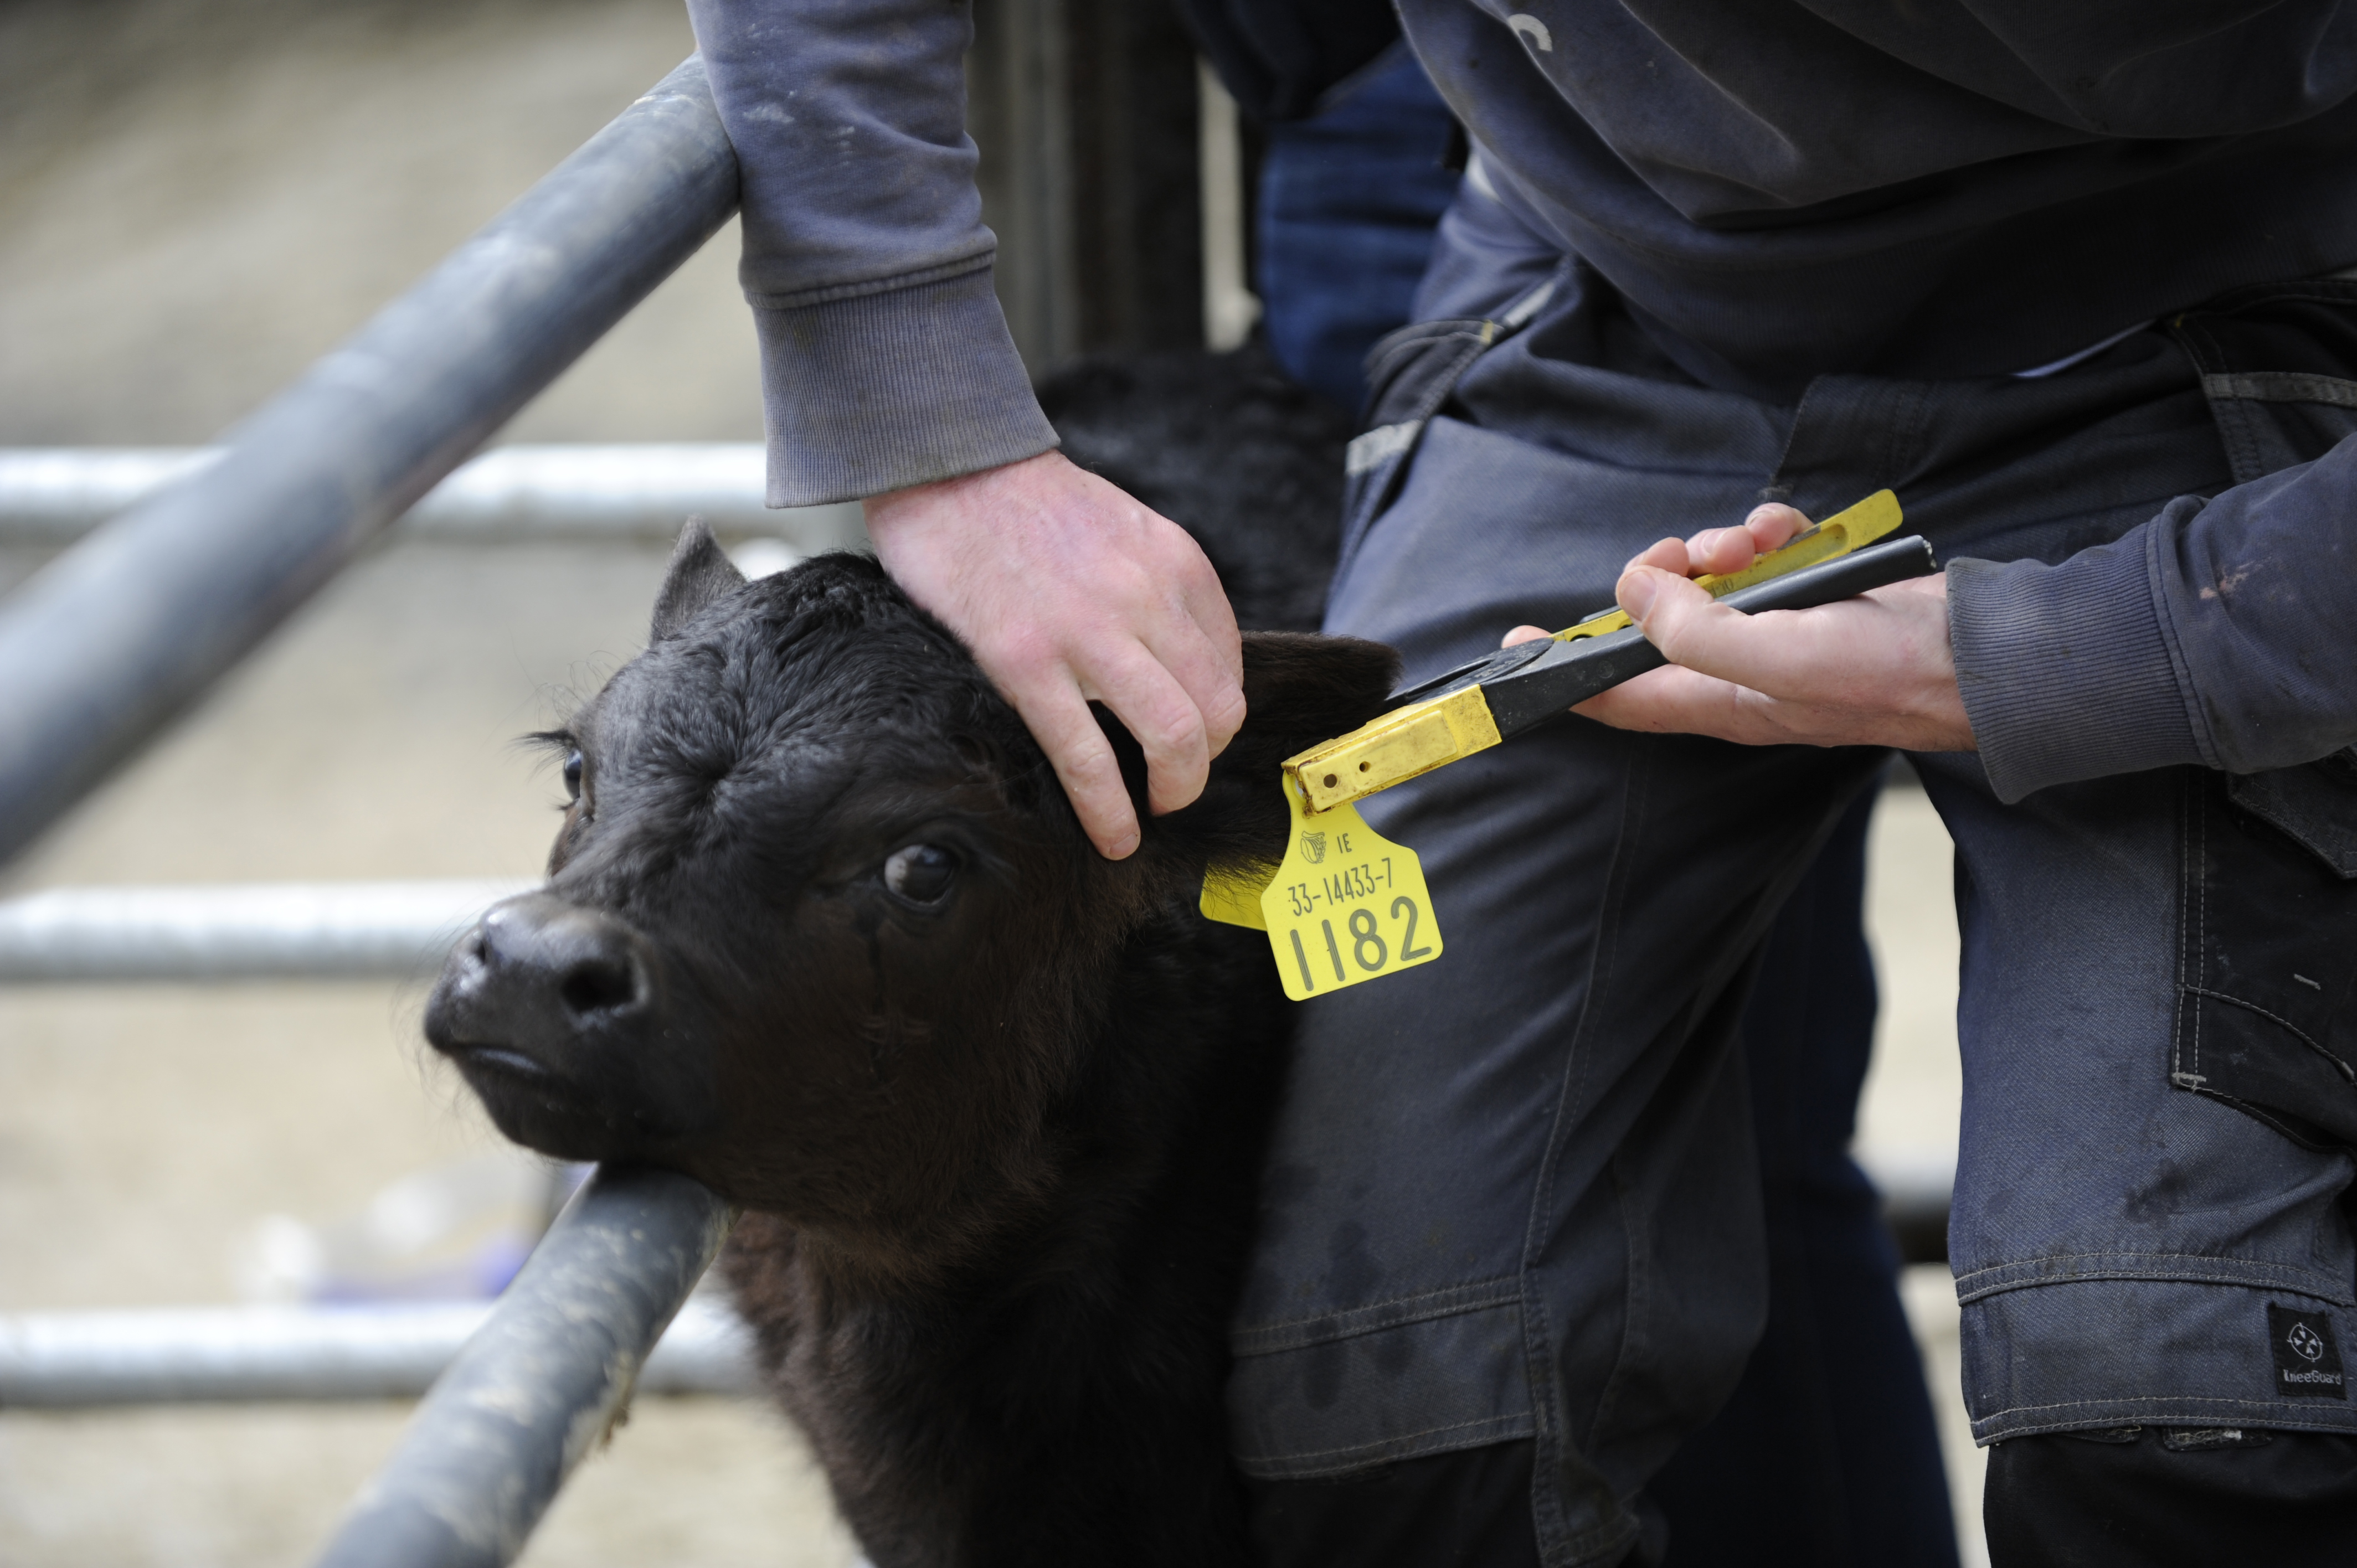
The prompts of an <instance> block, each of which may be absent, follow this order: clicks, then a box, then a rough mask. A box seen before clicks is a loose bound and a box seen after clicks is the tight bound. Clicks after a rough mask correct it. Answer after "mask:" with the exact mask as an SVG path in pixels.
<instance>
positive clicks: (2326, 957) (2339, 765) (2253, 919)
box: [2169, 758, 2357, 1148]
mask: <svg viewBox="0 0 2357 1568" xmlns="http://www.w3.org/2000/svg"><path fill="white" fill-rule="evenodd" d="M2251 802H2256V803H2257V805H2259V806H2264V807H2266V808H2268V810H2267V811H2258V810H2255V809H2254V806H2253V804H2251ZM2181 821H2182V824H2183V838H2184V843H2183V860H2182V865H2183V882H2182V893H2181V909H2180V924H2179V963H2178V996H2177V1017H2176V1026H2175V1028H2174V1030H2173V1031H2172V1033H2171V1037H2170V1047H2169V1081H2170V1082H2171V1083H2173V1084H2175V1085H2176V1086H2177V1087H2178V1088H2179V1089H2181V1090H2189V1091H2190V1092H2192V1093H2195V1094H2201V1095H2206V1096H2208V1097H2210V1098H2212V1099H2216V1100H2221V1101H2225V1102H2226V1103H2228V1104H2230V1105H2232V1106H2233V1107H2234V1108H2235V1109H2237V1110H2239V1111H2243V1112H2247V1113H2249V1114H2250V1115H2253V1116H2255V1117H2257V1118H2258V1119H2259V1120H2260V1121H2262V1122H2266V1123H2267V1124H2268V1125H2269V1126H2271V1127H2274V1128H2276V1130H2277V1131H2278V1132H2281V1133H2284V1134H2285V1135H2287V1136H2288V1137H2290V1138H2292V1139H2294V1140H2295V1141H2297V1142H2298V1143H2300V1144H2306V1145H2308V1146H2309V1147H2311V1148H2330V1147H2335V1146H2342V1147H2352V1148H2357V768H2351V767H2350V766H2349V765H2348V763H2347V762H2346V761H2344V760H2341V759H2340V758H2331V759H2328V760H2327V762H2325V763H2315V764H2310V765H2309V767H2307V768H2285V769H2281V770H2279V771H2277V772H2274V773H2264V774H2258V775H2255V776H2254V777H2252V778H2247V779H2229V778H2227V777H2226V776H2225V775H2223V774H2219V773H2212V772H2206V771H2201V770H2197V769H2188V770H2187V772H2186V776H2185V783H2184V795H2183V808H2182V817H2181Z"/></svg>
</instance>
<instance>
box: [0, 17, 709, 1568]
mask: <svg viewBox="0 0 2357 1568" xmlns="http://www.w3.org/2000/svg"><path fill="white" fill-rule="evenodd" d="M736 204H737V160H736V156H735V154H734V153H733V151H732V150H731V149H730V147H729V145H728V139H727V136H726V133H725V131H724V130H723V128H722V126H721V123H720V117H719V114H718V113H717V112H716V110H715V108H714V106H713V102H712V93H711V89H710V87H709V85H708V83H707V82H706V81H705V74H704V67H703V63H702V61H701V60H699V59H689V60H688V61H687V62H686V63H685V64H683V65H682V66H681V67H680V68H679V69H678V70H675V71H673V72H672V73H671V75H669V76H667V77H665V78H664V79H663V80H662V81H661V82H659V83H657V84H656V85H655V87H654V88H653V89H652V90H651V91H649V92H648V93H647V94H646V95H645V96H644V97H642V98H640V100H639V101H638V102H636V103H634V104H632V105H631V106H630V108H629V109H628V110H627V111H625V112H624V113H622V114H621V115H620V117H619V118H618V119H616V120H615V121H614V122H613V123H612V124H609V125H608V126H607V127H606V128H605V129H604V130H603V131H601V132H599V133H598V134H597V135H596V136H594V137H592V138H591V139H590V140H589V141H588V143H587V144H586V145H584V146H583V147H582V148H581V149H580V150H579V151H578V152H576V153H575V154H574V155H573V156H571V157H569V158H567V159H566V160H565V162H564V163H563V164H561V165H559V166H557V167H556V169H554V171H553V172H552V173H550V174H549V176H548V177H546V178H544V179H543V180H542V181H541V182H540V183H539V184H538V185H536V186H534V187H533V188H532V189H531V190H530V191H528V192H527V193H525V195H524V196H523V197H522V199H519V200H518V201H517V202H516V203H515V204H514V205H513V206H511V207H510V208H509V209H507V211H505V212H504V213H502V214H500V216H499V217H498V218H497V219H495V220H492V221H491V223H490V225H489V226H487V227H486V228H484V229H483V230H482V231H480V232H479V233H478V234H477V235H475V237H474V238H473V239H471V240H469V241H468V242H467V243H465V244H464V245H462V246H460V247H459V248H458V249H457V251H456V252H453V253H452V254H451V255H450V257H449V258H448V259H447V260H446V261H445V262H444V263H442V264H441V265H440V266H438V267H437V268H436V269H435V270H434V271H433V272H432V273H431V274H428V275H427V276H426V277H425V279H424V280H423V281H422V282H420V283H419V284H418V285H416V286H415V287H414V288H413V289H411V290H410V291H409V292H408V293H407V294H405V295H403V296H402V297H400V298H399V299H397V300H395V301H393V304H391V305H390V306H386V307H385V308H384V309H383V310H382V312H380V313H379V314H378V315H377V317H376V318H375V319H374V320H372V321H371V322H370V323H369V324H368V325H367V326H366V327H364V328H361V330H360V332H359V333H357V334H356V335H354V336H353V337H352V338H350V340H348V341H347V342H346V343H344V344H343V345H342V346H341V347H340V348H338V349H335V350H334V351H333V352H331V353H329V354H328V356H327V357H326V358H325V359H323V360H320V361H319V362H318V363H317V364H316V365H314V366H313V367H312V368H311V370H310V371H308V372H307V373H306V374H305V375H304V376H303V377H302V379H300V380H299V381H296V383H295V384H294V385H292V386H290V387H288V388H287V389H286V390H285V392H281V393H279V394H278V396H277V397H275V398H274V399H273V400H272V401H271V402H270V403H267V404H265V405H264V407H263V408H262V409H261V410H260V411H259V412H257V413H254V414H253V416H252V417H251V418H249V419H248V420H246V421H245V422H244V423H243V424H241V425H240V426H238V428H237V429H235V430H234V431H232V432H231V434H230V435H229V437H228V439H227V441H226V442H225V443H224V449H223V450H222V452H221V455H220V457H219V459H218V460H217V461H214V462H211V463H210V464H207V465H206V466H204V467H202V468H201V469H199V471H197V472H195V473H193V474H191V475H190V476H189V477H188V478H185V479H183V480H181V481H180V482H178V483H176V484H174V485H172V486H171V487H170V488H169V489H167V490H165V491H163V492H161V493H159V494H156V496H154V497H153V498H152V499H147V500H145V501H142V502H140V503H139V504H137V505H135V506H134V507H133V508H132V509H131V510H128V511H126V512H124V514H123V515H121V516H119V517H117V518H114V519H113V521H108V522H106V523H104V524H102V525H101V526H99V527H98V528H97V529H95V530H94V531H93V532H91V533H90V534H89V535H88V537H86V538H84V539H82V540H81V542H79V543H76V544H75V545H73V546H72V547H71V548H70V549H69V550H67V551H65V552H64V553H62V554H60V555H59V557H58V558H57V559H55V560H54V561H52V562H50V563H49V564H48V565H47V566H45V567H44V568H43V569H42V570H41V571H39V572H38V573H37V574H36V575H34V576H33V577H32V578H31V579H30V580H29V581H27V583H26V584H25V585H24V586H22V587H21V588H19V589H18V590H17V591H16V594H15V595H14V596H11V597H10V598H9V599H8V600H7V601H6V602H5V604H0V862H5V860H7V859H8V858H11V857H13V856H14V855H15V854H17V853H18V852H19V851H21V850H23V849H24V848H25V847H26V846H27V844H29V843H32V842H33V841H34V840H35V839H37V838H38V837H39V836H40V834H41V833H42V832H45V831H46V830H47V829H48V827H49V826H50V824H51V823H53V822H56V821H57V820H58V819H59V817H60V816H62V815H63V814H64V813H65V812H66V811H68V810H69V809H70V808H71V807H72V806H73V804H74V803H75V802H76V801H78V800H81V798H82V797H83V796H84V795H85V794H87V793H88V792H89V791H90V790H91V789H92V788H94V787H95V786H96V785H97V784H99V783H100V782H101V781H102V780H103V779H105V778H106V777H107V776H108V775H109V774H111V773H112V772H113V770H114V769H115V768H118V767H120V766H121V765H122V764H123V763H124V761H125V760H127V759H128V758H129V757H132V756H134V755H135V753H137V752H138V751H139V750H140V748H141V747H143V746H145V745H146V744H147V743H148V742H149V741H151V740H152V739H154V738H155V737H156V735H158V734H159V733H160V732H161V731H162V730H164V729H165V728H166V727H167V725H169V724H170V723H171V722H172V721H173V720H174V719H175V718H176V717H178V715H179V714H182V713H184V712H185V711H187V709H188V707H189V706H190V705H191V704H193V703H195V702H196V701H197V700H198V699H199V697H200V696H202V695H203V694H204V693H205V692H206V691H208V690H209V689H210V687H211V686H212V685H213V683H214V682H217V681H218V680H220V679H221V676H222V675H224V674H225V673H227V672H228V671H229V670H230V669H231V668H232V667H233V666H234V665H235V664H236V663H237V662H238V660H241V659H242V658H243V657H244V656H245V655H246V654H247V653H249V652H251V651H252V650H253V649H254V647H255V646H256V645H257V644H259V643H260V642H261V641H262V640H263V639H264V638H265V637H267V636H268V635H269V634H270V632H271V631H272V630H273V629H274V628H276V627H277V626H278V625H279V624H280V623H281V622H283V621H284V620H285V619H286V618H287V617H288V616H289V615H291V614H292V613H293V612H294V611H295V610H296V607H299V606H300V605H302V604H303V603H304V602H305V601H306V600H307V599H308V598H309V597H310V596H312V595H313V594H314V593H317V591H318V590H319V588H320V587H322V586H323V585H326V584H327V583H328V581H330V580H331V579H332V578H333V577H334V576H335V575H336V574H337V573H338V572H339V571H340V570H341V569H342V568H344V567H345V566H347V565H349V564H350V563H351V562H352V561H353V559H354V558H355V557H356V556H357V555H358V554H359V553H360V552H361V550H362V548H363V547H364V546H366V545H367V544H368V543H369V542H370V541H371V539H372V538H373V537H374V536H376V535H377V534H378V533H379V532H381V531H382V530H383V529H384V528H385V527H386V526H387V525H388V524H390V523H391V522H392V521H393V520H394V519H396V518H397V517H399V516H400V515H401V514H402V513H403V512H404V510H407V509H408V508H409V506H410V505H411V504H412V503H413V502H414V501H416V500H417V499H418V498H419V497H421V496H423V495H425V493H426V492H427V491H428V490H430V489H433V487H434V486H435V485H436V483H437V482H439V481H440V480H441V479H442V478H444V477H445V476H446V475H447V474H449V473H450V472H451V470H452V469H454V468H456V467H457V466H458V465H459V464H460V463H461V462H463V461H465V459H466V458H467V457H468V456H470V455H471V454H472V453H473V452H474V451H475V450H476V449H477V448H478V447H479V446H481V445H482V444H483V442H484V440H485V439H486V438H487V437H489V436H490V435H491V433H492V432H493V431H495V430H497V429H498V428H499V426H500V424H503V423H504V422H505V421H506V420H507V419H508V418H509V416H510V415H511V414H513V413H515V412H516V410H518V409H519V408H521V407H522V405H523V404H524V403H525V402H526V401H527V400H529V399H530V398H531V397H532V396H533V394H534V393H536V392H539V391H540V390H541V389H542V388H544V387H545V386H547V385H548V383H549V382H550V381H554V379H555V378H556V376H557V375H558V374H559V373H560V372H561V371H564V370H565V367H566V366H568V365H570V364H571V363H572V362H573V361H574V360H576V359H577V358H579V357H580V355H581V354H582V352H583V351H584V350H585V349H587V348H588V347H589V346H590V345H591V344H592V343H595V342H596V341H597V339H598V338H600V337H601V336H603V335H604V333H605V332H606V331H607V330H608V328H611V327H612V326H613V325H614V324H615V322H617V321H619V319H620V318H621V317H623V316H624V315H625V314H627V313H628V312H629V311H630V309H631V307H632V306H636V305H637V304H638V303H639V301H640V300H641V299H643V298H645V297H646V295H648V294H649V293H650V292H651V290H652V289H653V288H654V287H655V285H657V284H659V283H661V282H662V280H663V279H664V278H665V277H667V276H668V275H670V274H671V273H672V272H673V269H675V268H676V267H677V266H678V265H679V264H680V263H682V262H683V261H684V260H686V258H687V257H688V256H689V255H691V254H693V253H694V252H695V250H696V249H697V248H698V247H699V246H701V245H702V244H703V243H704V242H705V241H706V240H707V239H709V238H710V237H711V236H712V234H713V233H714V232H715V231H716V230H718V229H719V227H720V226H721V224H722V223H723V222H725V221H726V220H727V218H728V216H729V215H730V213H731V212H732V211H734V210H735V208H736ZM732 1219H733V1215H732V1213H731V1211H730V1210H729V1208H728V1207H727V1206H726V1204H724V1203H723V1202H722V1201H721V1200H720V1199H719V1198H718V1197H716V1196H715V1195H714V1194H712V1193H711V1192H710V1191H708V1190H707V1189H705V1187H701V1186H699V1185H698V1184H696V1183H695V1182H694V1181H691V1180H689V1179H687V1178H686V1177H684V1176H673V1175H669V1174H666V1173H662V1172H653V1171H627V1170H601V1171H599V1172H598V1173H597V1175H596V1176H593V1177H592V1178H591V1179H590V1181H589V1182H588V1183H587V1185H586V1186H585V1187H583V1188H582V1190H581V1192H580V1193H579V1194H578V1195H577V1196H576V1197H575V1199H574V1201H573V1203H572V1204H571V1205H570V1206H569V1207H568V1208H566V1210H565V1213H564V1214H563V1215H562V1216H561V1217H560V1218H559V1219H558V1220H557V1222H556V1224H555V1225H554V1227H553V1228H552V1229H551V1230H550V1231H549V1233H548V1235H547V1236H546V1237H545V1238H544V1240H543V1241H542V1243H541V1245H540V1248H539V1249H538V1251H535V1252H534V1253H533V1257H532V1259H531V1261H530V1262H527V1263H526V1265H525V1266H524V1269H523V1271H522V1273H520V1274H519V1275H518V1276H517V1278H516V1280H515V1283H513V1284H511V1286H510V1287H509V1289H508V1291H507V1293H506V1294H505V1295H503V1296H502V1297H501V1298H500V1302H499V1304H498V1305H497V1306H496V1307H495V1308H494V1309H493V1310H492V1312H491V1315H490V1319H489V1320H488V1321H487V1322H486V1323H485V1325H484V1326H483V1327H482V1328H481V1329H480V1330H479V1331H478V1332H477V1333H476V1335H475V1336H474V1337H473V1338H471V1339H470V1340H468V1343H467V1345H466V1347H465V1348H463V1349H462V1350H461V1351H460V1352H459V1353H458V1356H457V1360H456V1361H455V1362H453V1363H452V1365H451V1366H450V1368H449V1369H448V1370H447V1371H446V1372H445V1373H443V1375H442V1376H441V1377H440V1378H439V1379H438V1380H436V1383H435V1384H434V1387H433V1389H432V1391H430V1392H429V1393H428V1394H427V1395H426V1397H425V1401H424V1402H423V1403H421V1405H420V1406H419V1408H418V1411H417V1413H416V1416H415V1417H414V1420H413V1422H412V1423H411V1426H410V1428H409V1431H408V1434H406V1436H405V1437H404V1440H403V1443H402V1445H401V1448H400V1450H399V1451H398V1452H397V1453H396V1454H395V1455H394V1456H393V1460H392V1462H391V1463H390V1464H389V1465H387V1466H386V1467H385V1468H384V1470H383V1471H382V1473H381V1474H380V1475H379V1476H378V1477H377V1478H376V1479H375V1480H374V1481H373V1482H372V1483H371V1485H370V1486H369V1487H367V1488H366V1489H365V1490H364V1491H363V1492H362V1494H361V1498H360V1499H359V1500H358V1501H357V1502H356V1503H355V1504H354V1506H353V1509H352V1512H351V1513H350V1516H349V1517H348V1519H347V1520H346V1522H345V1524H344V1526H343V1528H342V1529H341V1530H340V1531H339V1533H338V1535H337V1536H336V1538H335V1540H334V1541H332V1542H331V1543H330V1544H329V1546H328V1549H327V1552H326V1553H325V1555H324V1556H323V1557H322V1558H321V1559H320V1561H321V1562H322V1563H327V1564H333V1565H334V1568H354V1565H359V1564H369V1565H371V1568H375V1565H382V1568H394V1565H398V1568H423V1565H425V1564H451V1565H457V1564H466V1565H469V1568H473V1565H485V1564H498V1563H507V1562H510V1561H511V1560H512V1559H513V1558H514V1556H515V1555H516V1553H517V1552H520V1551H521V1550H522V1545H523V1542H524V1540H525V1538H526V1537H527V1536H528V1535H529V1534H530V1533H531V1531H532V1530H533V1526H534V1525H536V1524H537V1523H538V1522H539V1520H540V1518H541V1515H542V1514H543V1513H544V1511H545V1510H546V1509H547V1507H548V1504H549V1501H550V1499H551V1498H554V1496H555V1494H556V1490H557V1488H558V1487H560V1486H561V1485H563V1483H564V1480H565V1477H566V1476H567V1475H568V1474H569V1473H570V1472H571V1470H572V1468H573V1466H575V1465H576V1464H577V1463H578V1462H579V1460H580V1459H581V1457H582V1456H583V1455H585V1454H587V1452H588V1451H589V1449H590V1448H591V1447H592V1446H593V1445H594V1444H596V1443H597V1440H598V1438H599V1437H601V1436H602V1435H603V1434H605V1433H606V1432H607V1431H608V1429H609V1428H610V1426H611V1425H612V1423H613V1422H614V1420H615V1419H616V1418H617V1416H618V1415H619V1413H620V1412H621V1410H622V1408H623V1406H624V1404H625V1403H626V1402H627V1401H628V1400H629V1398H630V1393H631V1391H632V1389H633V1387H634V1386H635V1384H636V1381H637V1380H638V1377H639V1374H640V1370H641V1369H642V1368H643V1367H644V1366H645V1364H646V1360H647V1357H648V1355H649V1354H650V1352H651V1349H652V1348H653V1346H654V1344H655V1341H656V1340H657V1339H658V1338H660V1337H662V1331H663V1329H664V1327H665V1326H666V1325H668V1324H669V1323H670V1321H671V1320H672V1317H673V1315H674V1314H676V1313H677V1312H678V1311H679V1309H680V1305H681V1304H682V1303H683V1302H684V1301H685V1300H686V1298H687V1295H688V1293H689V1292H690V1291H691V1290H693V1289H694V1285H695V1283H696V1281H697V1280H698V1279H700V1278H701V1277H702V1276H703V1274H704V1273H705V1269H706V1268H707V1267H708V1266H709V1265H710V1263H711V1262H712V1260H713V1258H714V1257H715V1256H716V1254H717V1252H718V1251H719V1248H720V1244H721V1242H722V1240H724V1239H725V1238H726V1234H727V1231H728V1228H729V1225H730V1223H731V1221H732Z"/></svg>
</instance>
